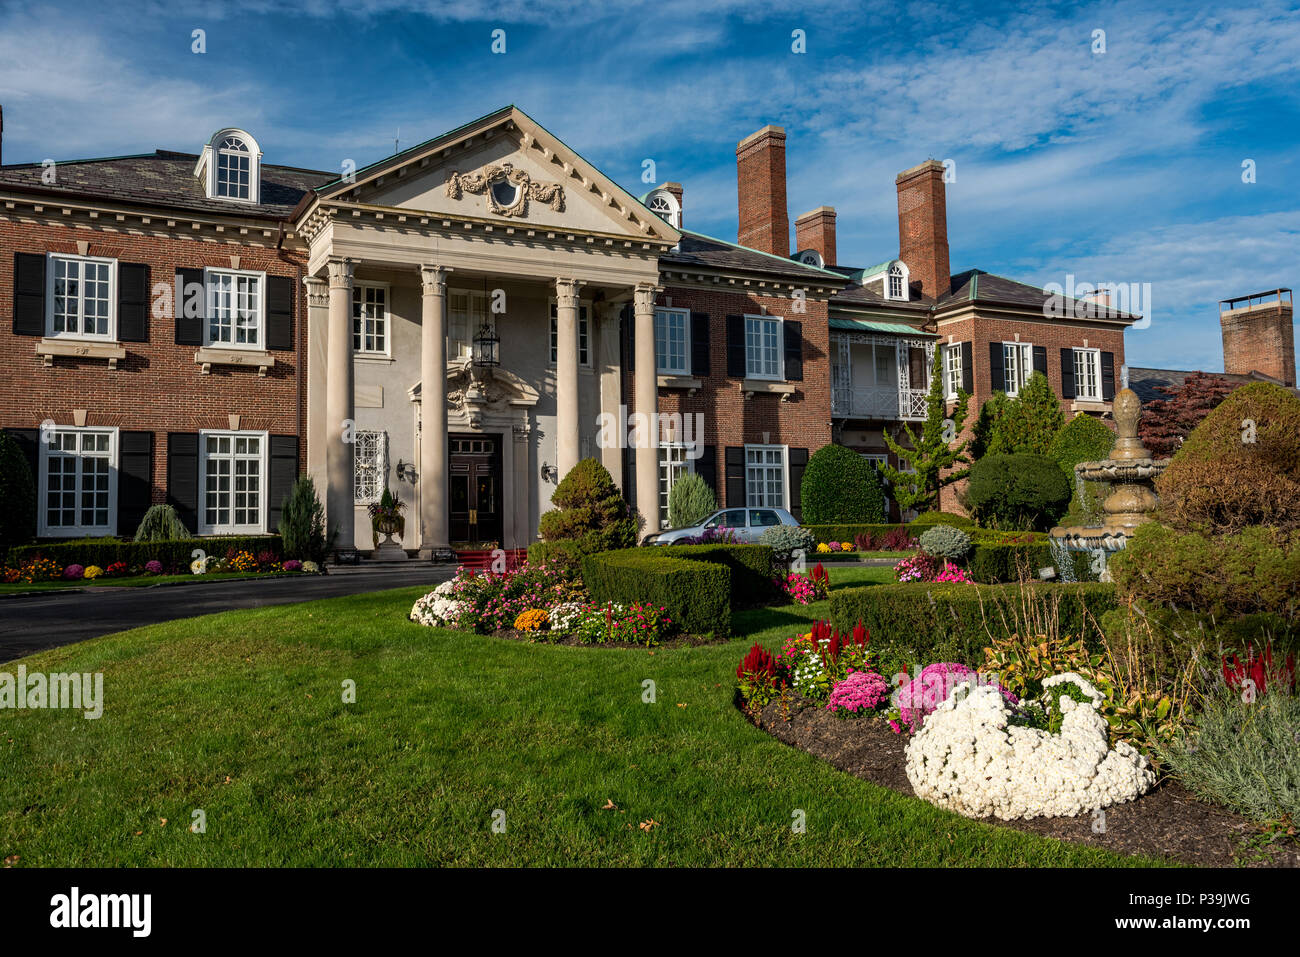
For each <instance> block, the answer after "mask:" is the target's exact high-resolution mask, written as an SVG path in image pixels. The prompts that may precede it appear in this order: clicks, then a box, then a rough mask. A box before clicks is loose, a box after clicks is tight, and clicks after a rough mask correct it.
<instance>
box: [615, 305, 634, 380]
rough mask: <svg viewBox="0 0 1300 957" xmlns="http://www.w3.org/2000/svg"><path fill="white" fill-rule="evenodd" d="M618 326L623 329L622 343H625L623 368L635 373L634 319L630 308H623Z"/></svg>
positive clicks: (625, 306)
mask: <svg viewBox="0 0 1300 957" xmlns="http://www.w3.org/2000/svg"><path fill="white" fill-rule="evenodd" d="M619 325H620V326H621V327H622V328H623V341H624V342H625V343H627V363H626V364H625V365H624V367H623V368H625V369H627V371H628V372H635V371H636V317H635V316H634V315H632V307H631V306H629V305H624V306H623V319H622V322H620V323H619Z"/></svg>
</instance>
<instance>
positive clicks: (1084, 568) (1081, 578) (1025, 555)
mask: <svg viewBox="0 0 1300 957" xmlns="http://www.w3.org/2000/svg"><path fill="white" fill-rule="evenodd" d="M1044 538H1045V536H1044ZM1070 560H1071V563H1072V565H1073V568H1072V569H1071V573H1072V574H1071V579H1072V580H1073V581H1075V582H1086V581H1089V580H1090V579H1094V578H1096V575H1095V574H1093V573H1092V555H1091V554H1089V553H1088V552H1071V553H1070ZM1049 565H1050V566H1051V567H1052V568H1055V569H1056V574H1057V576H1058V580H1059V579H1060V578H1061V577H1062V575H1061V569H1060V566H1059V565H1058V564H1057V561H1056V557H1055V556H1054V555H1053V554H1052V546H1051V545H1050V544H1049V543H1048V542H1047V541H1046V540H1044V541H1041V542H1030V543H1023V544H1022V543H1014V542H976V544H975V547H974V549H973V550H972V551H971V555H970V559H969V560H968V562H967V569H968V570H969V571H970V574H971V577H972V578H974V579H975V580H976V581H977V582H981V583H984V584H998V583H1006V582H1018V581H1020V570H1021V569H1022V568H1024V569H1025V570H1026V571H1027V572H1028V574H1029V577H1030V579H1031V580H1032V579H1036V578H1037V577H1038V570H1039V569H1040V568H1046V567H1048V566H1049Z"/></svg>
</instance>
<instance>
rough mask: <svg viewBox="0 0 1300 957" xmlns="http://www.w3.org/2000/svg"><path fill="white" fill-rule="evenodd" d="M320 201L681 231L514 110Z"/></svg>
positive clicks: (620, 231) (534, 222)
mask: <svg viewBox="0 0 1300 957" xmlns="http://www.w3.org/2000/svg"><path fill="white" fill-rule="evenodd" d="M318 195H320V197H321V198H322V199H334V200H339V201H344V202H355V203H358V204H361V205H365V206H379V207H384V208H389V209H398V210H404V211H408V212H412V213H421V214H436V215H441V216H445V217H448V218H456V219H462V218H463V219H472V220H476V221H480V222H481V221H484V220H486V221H488V222H494V221H497V222H500V223H502V224H503V225H510V226H515V227H522V228H530V229H531V228H540V229H548V230H550V229H554V230H566V231H571V232H573V231H578V232H589V233H600V234H604V235H610V234H613V235H618V236H626V237H628V238H636V239H640V240H646V239H650V240H659V241H664V242H668V243H673V244H675V243H676V242H677V241H678V240H679V239H680V238H681V234H680V233H679V232H678V231H677V230H676V229H674V228H673V227H672V226H670V225H669V224H668V223H666V222H664V221H663V220H662V219H660V218H659V217H658V216H656V215H655V214H654V213H652V212H650V211H649V210H648V209H646V207H645V206H644V205H642V204H641V203H640V201H638V200H637V199H636V197H634V196H632V195H631V194H630V193H628V192H626V191H625V190H624V189H622V188H621V187H620V186H618V185H617V184H616V183H614V182H613V180H611V179H609V178H608V177H607V176H605V174H603V173H601V172H600V171H599V170H597V169H596V168H595V167H594V166H592V165H591V164H590V163H588V162H587V161H586V160H584V159H583V158H582V157H581V156H579V155H578V154H577V153H575V152H574V151H573V150H571V149H570V148H569V147H567V146H565V145H564V143H562V142H561V141H560V140H559V139H558V138H557V137H555V136H553V135H552V134H551V133H550V132H549V131H547V130H546V129H545V128H543V127H542V126H541V125H540V124H538V123H537V122H536V121H534V120H533V119H532V118H531V117H529V116H528V115H527V114H525V113H524V112H523V111H522V110H519V109H517V108H516V107H507V108H505V109H503V110H498V111H497V112H495V113H492V114H489V115H488V116H485V117H482V118H480V119H478V120H475V121H474V122H472V123H468V124H466V125H465V126H463V127H460V128H459V129H456V130H453V131H452V132H450V133H447V134H445V135H443V136H440V137H436V138H435V139H432V140H429V141H427V142H425V143H421V144H420V145H419V146H416V147H412V148H411V149H409V150H405V151H403V152H401V153H398V154H396V155H395V156H391V157H389V158H388V159H387V160H383V161H381V162H379V163H376V164H374V165H372V166H368V167H366V168H365V169H363V170H360V171H358V172H357V174H356V176H355V181H354V182H347V181H343V180H340V181H339V182H337V183H333V184H330V185H329V186H326V187H324V188H323V189H321V190H319V191H318Z"/></svg>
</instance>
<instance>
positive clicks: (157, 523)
mask: <svg viewBox="0 0 1300 957" xmlns="http://www.w3.org/2000/svg"><path fill="white" fill-rule="evenodd" d="M192 537H193V536H191V535H190V532H189V529H187V528H186V527H185V523H184V522H182V521H181V520H180V516H178V515H177V514H176V509H174V508H172V507H171V506H170V505H150V506H149V510H148V511H147V512H145V513H144V518H142V519H140V524H139V526H137V528H136V530H135V540H136V541H137V542H176V541H180V540H181V539H182V538H192Z"/></svg>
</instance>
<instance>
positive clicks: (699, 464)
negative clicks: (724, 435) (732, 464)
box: [695, 445, 718, 497]
mask: <svg viewBox="0 0 1300 957" xmlns="http://www.w3.org/2000/svg"><path fill="white" fill-rule="evenodd" d="M695 474H696V475H698V476H699V477H700V478H702V479H704V484H705V485H707V486H708V487H709V488H711V489H712V490H713V494H714V496H715V497H716V496H717V494H718V450H717V446H714V445H701V446H700V457H699V458H698V459H696V460H695Z"/></svg>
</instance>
